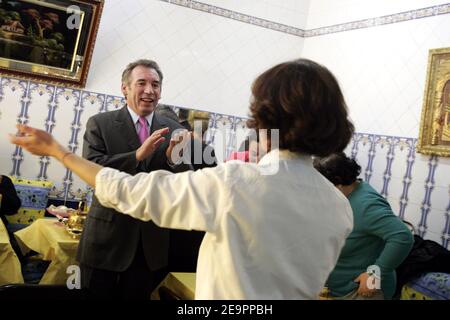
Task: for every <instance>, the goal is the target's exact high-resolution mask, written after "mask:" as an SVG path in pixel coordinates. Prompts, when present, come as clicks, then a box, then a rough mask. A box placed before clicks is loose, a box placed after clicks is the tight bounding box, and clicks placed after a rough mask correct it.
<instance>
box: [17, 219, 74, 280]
mask: <svg viewBox="0 0 450 320" xmlns="http://www.w3.org/2000/svg"><path fill="white" fill-rule="evenodd" d="M14 235H15V236H16V238H17V240H18V242H19V245H20V246H21V249H22V252H23V253H24V254H25V253H26V252H28V251H29V250H30V249H31V250H33V251H36V252H38V253H40V254H41V255H42V259H44V260H47V261H51V262H50V265H49V266H48V268H47V271H46V272H45V274H44V275H43V277H42V279H41V281H40V282H39V284H66V281H67V278H68V276H70V274H67V273H66V271H67V267H68V266H70V265H78V263H77V261H76V260H75V259H76V253H77V248H78V242H79V240H77V239H73V238H72V237H71V236H70V235H69V234H68V233H67V231H66V229H65V227H64V226H63V225H62V224H60V223H58V220H57V219H53V218H51V219H46V218H44V219H38V220H36V221H35V222H33V223H32V224H31V225H30V226H28V227H26V228H24V229H22V230H19V231H17V232H16V233H14Z"/></svg>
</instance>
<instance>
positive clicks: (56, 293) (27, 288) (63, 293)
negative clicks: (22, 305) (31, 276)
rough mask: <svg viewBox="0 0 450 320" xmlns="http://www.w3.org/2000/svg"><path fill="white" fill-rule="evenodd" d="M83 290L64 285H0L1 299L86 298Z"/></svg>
mask: <svg viewBox="0 0 450 320" xmlns="http://www.w3.org/2000/svg"><path fill="white" fill-rule="evenodd" d="M84 298H85V294H84V291H83V290H77V289H73V290H70V289H68V288H67V287H66V286H64V285H38V284H28V283H25V284H6V285H3V286H0V300H4V299H6V300H31V299H32V300H44V299H52V300H55V299H56V300H75V299H84Z"/></svg>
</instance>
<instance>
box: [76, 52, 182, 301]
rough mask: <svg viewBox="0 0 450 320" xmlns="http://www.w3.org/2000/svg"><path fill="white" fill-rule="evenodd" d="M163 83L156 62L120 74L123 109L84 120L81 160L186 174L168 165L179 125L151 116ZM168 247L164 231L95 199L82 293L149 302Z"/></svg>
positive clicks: (84, 249)
mask: <svg viewBox="0 0 450 320" xmlns="http://www.w3.org/2000/svg"><path fill="white" fill-rule="evenodd" d="M162 79H163V75H162V72H161V70H160V69H159V66H158V65H157V64H156V62H154V61H151V60H138V61H136V62H133V63H130V64H129V65H128V66H127V68H126V69H125V70H124V72H123V74H122V92H123V94H124V96H125V98H126V101H127V105H126V106H125V107H123V108H122V109H120V110H117V111H112V112H106V113H102V114H97V115H95V116H93V117H91V118H90V119H89V120H88V122H87V125H86V133H85V135H84V144H83V157H84V158H86V159H88V160H91V161H94V162H96V163H99V164H101V165H104V166H108V167H112V168H116V169H119V170H121V171H125V172H127V173H130V174H136V173H139V172H149V171H153V170H159V169H165V170H170V171H174V172H181V171H184V170H188V169H190V166H189V165H185V164H179V165H174V164H173V163H172V162H171V159H170V155H171V152H172V149H173V147H174V144H173V143H172V142H173V141H172V142H169V141H170V134H171V133H172V132H173V131H175V130H176V129H181V128H182V127H181V125H179V124H178V123H177V122H175V121H173V120H171V119H169V118H166V117H163V116H160V115H156V114H155V113H154V112H153V111H154V109H155V107H156V105H157V104H158V101H159V99H160V96H161V84H162ZM163 128H168V130H167V129H163ZM147 137H148V138H147ZM168 246H169V232H168V230H167V229H162V228H159V227H157V226H156V225H155V224H154V223H153V222H142V221H139V220H136V219H133V218H131V217H129V216H126V215H122V214H116V212H115V211H114V210H113V209H108V208H105V207H103V206H101V205H100V203H99V202H98V200H97V199H96V198H95V197H94V199H93V202H92V205H91V208H90V211H89V214H88V218H87V220H86V222H85V225H84V231H83V234H82V237H81V240H80V245H79V249H78V260H79V262H80V265H81V280H82V287H83V288H85V289H87V292H88V294H89V296H90V297H93V298H137V299H149V298H150V294H151V290H152V289H153V288H154V287H155V286H156V285H157V281H158V280H160V279H158V277H157V275H158V272H159V271H161V270H163V268H164V267H165V266H166V265H167V259H168V258H167V256H168Z"/></svg>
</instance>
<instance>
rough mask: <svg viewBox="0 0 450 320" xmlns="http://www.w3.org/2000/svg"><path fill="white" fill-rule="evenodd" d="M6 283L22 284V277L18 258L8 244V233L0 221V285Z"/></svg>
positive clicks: (0, 220)
mask: <svg viewBox="0 0 450 320" xmlns="http://www.w3.org/2000/svg"><path fill="white" fill-rule="evenodd" d="M8 283H23V277H22V269H21V267H20V262H19V258H17V255H16V253H15V252H14V250H13V248H12V246H11V243H10V242H9V236H8V232H7V230H6V228H5V225H4V224H3V221H2V219H0V285H4V284H8Z"/></svg>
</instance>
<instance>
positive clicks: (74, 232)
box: [65, 201, 88, 238]
mask: <svg viewBox="0 0 450 320" xmlns="http://www.w3.org/2000/svg"><path fill="white" fill-rule="evenodd" d="M87 213H88V212H87V210H86V207H85V206H84V205H83V204H82V201H81V202H80V205H79V206H78V210H71V212H70V215H69V217H68V218H67V220H66V222H65V224H66V230H67V232H69V234H70V235H71V236H72V237H73V238H79V237H80V235H81V233H82V232H83V227H84V221H85V220H86V217H87Z"/></svg>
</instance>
